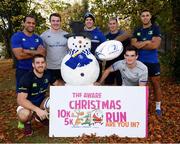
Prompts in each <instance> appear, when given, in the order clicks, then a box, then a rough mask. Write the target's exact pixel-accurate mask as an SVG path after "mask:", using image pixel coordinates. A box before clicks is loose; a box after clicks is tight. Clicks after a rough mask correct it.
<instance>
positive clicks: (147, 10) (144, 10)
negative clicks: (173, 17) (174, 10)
mask: <svg viewBox="0 0 180 144" xmlns="http://www.w3.org/2000/svg"><path fill="white" fill-rule="evenodd" d="M143 12H149V13H151V11H150V10H149V9H143V10H142V11H141V12H140V15H141V14H142V13H143Z"/></svg>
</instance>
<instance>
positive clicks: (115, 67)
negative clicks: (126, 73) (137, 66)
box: [111, 61, 121, 72]
mask: <svg viewBox="0 0 180 144" xmlns="http://www.w3.org/2000/svg"><path fill="white" fill-rule="evenodd" d="M120 68H121V62H120V61H117V62H115V63H114V64H113V65H112V69H111V72H114V71H117V70H120Z"/></svg>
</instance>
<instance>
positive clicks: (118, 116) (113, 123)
mask: <svg viewBox="0 0 180 144" xmlns="http://www.w3.org/2000/svg"><path fill="white" fill-rule="evenodd" d="M147 115H148V88H147V87H143V86H128V87H127V86H126V87H125V86H51V87H50V127H49V136H50V137H77V136H81V135H83V134H88V135H89V134H96V136H110V135H113V134H116V135H118V136H120V137H126V136H127V137H140V138H144V137H147V124H148V122H147Z"/></svg>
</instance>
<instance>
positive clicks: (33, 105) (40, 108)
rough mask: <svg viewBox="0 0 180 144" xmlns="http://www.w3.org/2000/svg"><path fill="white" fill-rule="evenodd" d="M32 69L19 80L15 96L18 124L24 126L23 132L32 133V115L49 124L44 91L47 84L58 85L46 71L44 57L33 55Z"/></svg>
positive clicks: (47, 98)
mask: <svg viewBox="0 0 180 144" xmlns="http://www.w3.org/2000/svg"><path fill="white" fill-rule="evenodd" d="M32 66H33V70H32V71H29V72H28V73H26V74H25V75H24V76H23V77H22V78H21V80H20V86H19V89H18V96H17V103H18V105H19V106H18V108H17V115H18V118H19V125H21V126H22V127H23V126H24V134H25V135H26V136H30V135H32V134H33V130H32V128H31V120H32V119H33V117H35V118H36V119H38V120H39V121H40V122H42V123H43V124H45V125H49V120H48V109H49V97H46V95H45V94H46V91H47V90H48V87H49V84H53V85H58V83H57V81H55V80H53V79H52V78H51V77H50V75H49V74H48V73H47V71H46V70H45V69H46V60H45V57H44V56H42V55H40V54H38V55H35V56H34V57H33V62H32Z"/></svg>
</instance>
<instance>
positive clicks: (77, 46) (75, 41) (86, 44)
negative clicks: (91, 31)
mask: <svg viewBox="0 0 180 144" xmlns="http://www.w3.org/2000/svg"><path fill="white" fill-rule="evenodd" d="M68 48H69V49H74V50H80V51H83V50H86V49H90V48H91V40H90V39H89V38H88V37H85V36H72V37H69V38H68Z"/></svg>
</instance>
